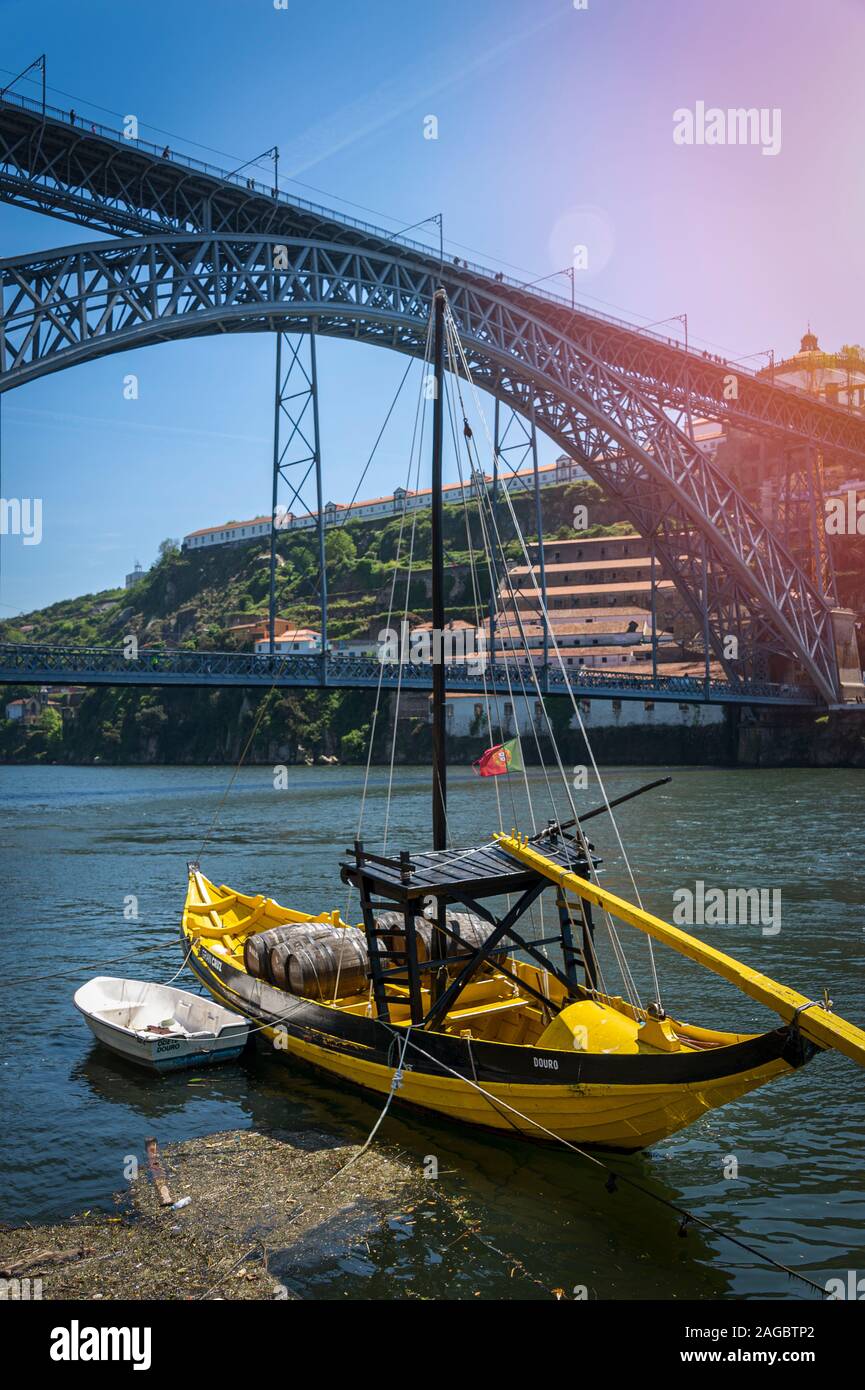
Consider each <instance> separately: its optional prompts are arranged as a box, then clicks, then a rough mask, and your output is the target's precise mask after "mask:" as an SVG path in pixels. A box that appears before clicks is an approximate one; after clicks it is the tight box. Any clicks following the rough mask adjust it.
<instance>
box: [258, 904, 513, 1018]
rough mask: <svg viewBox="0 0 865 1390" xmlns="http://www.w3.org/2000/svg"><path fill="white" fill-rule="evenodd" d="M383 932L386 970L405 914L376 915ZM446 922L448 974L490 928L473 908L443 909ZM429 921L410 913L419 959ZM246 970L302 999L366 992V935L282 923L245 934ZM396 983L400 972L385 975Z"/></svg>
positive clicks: (426, 951)
mask: <svg viewBox="0 0 865 1390" xmlns="http://www.w3.org/2000/svg"><path fill="white" fill-rule="evenodd" d="M375 921H376V926H377V927H378V929H379V930H380V931H381V932H382V935H381V936H380V937H378V938H377V941H379V942H381V946H380V948H379V949H380V952H381V955H382V966H383V968H385V969H387V968H388V967H391V966H392V965H395V964H399V963H400V962H399V961H391V960H388V959H387V953H388V952H391V951H393V952H396V953H399V952H404V951H405V919H404V917H403V915H402V913H401V912H381V913H379V914H378V916H377V917H376V919H375ZM447 925H448V927H449V928H450V930H451V931H452V932H456V933H457V935H458V937H459V940H458V941H455V940H454V939H453V938H452V937H448V942H447V956H448V959H449V965H448V973H449V974H450V975H455V974H457V972H458V971H460V970H461V969H462V967H463V966H464V965H465V960H456V959H455V960H453V962H450V957H452V956H454V957H456V956H466V955H468V954H470V953H471V952H472V951H477V950H478V949H479V948H480V947H481V946H482V945H483V943H484V942H485V941H486V939H487V937H488V936H489V935H490V933H491V931H492V930H493V928H492V927H491V926H490V924H489V923H488V922H485V921H484V920H483V918H482V917H478V916H477V915H476V914H475V913H473V912H451V911H450V910H449V911H448V914H447ZM433 928H434V923H433V922H432V921H431V920H430V918H429V917H428V916H423V917H420V916H419V917H416V918H415V935H416V939H417V955H418V961H419V962H420V963H421V964H423V963H424V962H425V961H429V960H432V959H433ZM505 954H506V952H505V949H504V947H502V948H501V949H500V950H499V951H497V952H496V953H495V955H494V956H493V957H492V958H491V960H490V961H485V962H484V964H483V966H482V967H481V972H482V973H487V972H489V971H490V970H491V969H493V968H494V965H495V960H496V957H499V956H504V955H505ZM243 960H244V964H245V966H246V970H247V973H248V974H250V975H252V976H253V978H254V979H256V980H266V981H267V983H268V984H270V985H275V986H276V988H277V989H282V990H285V991H286V992H287V993H288V994H298V995H301V996H302V997H303V998H304V999H320V1000H323V1001H327V1002H330V1001H331V1000H333V999H336V998H348V997H349V996H351V995H355V994H365V993H366V991H367V988H368V982H369V953H368V950H367V943H366V935H365V934H364V932H363V931H361V930H360V928H358V927H335V926H333V925H332V924H331V923H330V922H287V923H285V925H284V926H281V927H271V928H270V930H269V931H263V932H256V933H255V934H254V935H253V936H250V937H248V938H247V940H246V942H245V944H244V948H243ZM390 978H391V979H392V980H393V982H394V983H395V984H398V983H400V982H403V983H405V978H406V977H404V976H402V975H401V974H394V975H392V976H390Z"/></svg>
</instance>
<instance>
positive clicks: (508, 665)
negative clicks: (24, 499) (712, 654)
mask: <svg viewBox="0 0 865 1390" xmlns="http://www.w3.org/2000/svg"><path fill="white" fill-rule="evenodd" d="M536 680H537V684H536V683H535V682H536ZM0 685H89V686H96V685H112V686H114V685H147V686H172V687H178V686H240V687H244V688H248V689H249V688H251V689H271V688H273V687H274V686H276V687H278V688H282V687H294V688H297V687H302V688H304V689H329V690H331V689H355V690H378V689H382V690H403V691H405V690H418V691H424V690H431V689H432V667H431V666H428V665H421V664H415V665H403V666H399V665H396V664H384V665H383V664H381V663H380V662H378V661H377V660H375V659H373V658H370V657H357V656H348V655H335V654H333V653H328V655H327V657H326V658H325V659H323V658H322V656H321V654H315V653H302V652H299V653H294V654H291V655H283V654H277V655H273V656H271V655H269V654H267V653H252V652H202V651H189V650H177V651H168V650H166V651H154V650H152V649H151V650H148V649H145V648H142V649H139V652H138V654H137V655H136V656H127V655H126V653H125V652H124V650H123V649H122V648H109V647H57V646H37V645H31V646H25V645H18V644H14V645H13V644H11V643H8V644H0ZM539 687H540V689H541V691H542V692H543V693H544V694H550V695H568V694H573V696H574V697H575V698H576V699H579V700H590V699H592V698H595V699H605V700H612V699H618V700H652V701H662V702H666V703H670V702H674V701H675V702H678V703H680V704H712V705H728V704H733V705H754V704H760V705H763V704H767V705H786V706H802V707H813V706H814V705H815V704H816V695H815V693H814V691H813V689H811V688H808V687H803V686H795V685H780V684H773V683H770V682H768V681H761V682H750V683H748V684H747V685H744V684H743V683H742V682H741V681H736V682H731V681H727V680H723V679H717V678H710V679H705V678H703V677H700V676H683V675H678V676H665V675H663V674H658V675H655V676H653V675H652V674H650V673H649V672H645V673H643V672H636V671H635V672H633V673H629V672H624V671H601V670H594V669H590V668H587V667H585V666H583V667H580V668H579V669H577V670H574V671H567V672H564V671H562V670H561V669H560V668H557V667H555V666H550V667H549V668H547V669H546V670H538V668H534V670H533V668H532V667H531V666H530V665H529V664H528V663H527V662H514V661H507V662H502V661H498V662H496V661H487V662H486V663H485V665H484V666H483V669H482V670H473V669H471V668H469V667H466V668H463V667H462V666H458V665H457V666H449V667H448V671H447V688H448V693H449V694H460V693H462V694H471V693H476V694H478V695H484V694H488V695H490V696H492V697H493V698H495V697H497V696H509V697H510V696H511V695H513V696H523V695H528V697H529V698H535V696H536V695H537V692H538V688H539Z"/></svg>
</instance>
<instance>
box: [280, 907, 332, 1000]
mask: <svg viewBox="0 0 865 1390" xmlns="http://www.w3.org/2000/svg"><path fill="white" fill-rule="evenodd" d="M298 926H299V928H300V930H296V931H293V932H292V933H291V935H290V936H287V937H283V939H282V941H279V942H277V944H276V945H275V946H272V947H271V949H270V951H269V953H268V958H267V967H266V969H267V976H266V978H267V979H268V980H269V981H270V983H271V984H272V985H276V987H277V989H290V988H291V986H290V985H289V983H288V962H289V961H290V960H291V957H292V956H293V955H294V953H295V951H299V950H300V949H301V948H302V947H304V946H309V945H311V943H312V942H314V941H323V940H329V939H330V938H331V937H340V936H342V935H343V931H342V928H341V927H332V926H331V925H330V924H329V923H327V922H302V923H298Z"/></svg>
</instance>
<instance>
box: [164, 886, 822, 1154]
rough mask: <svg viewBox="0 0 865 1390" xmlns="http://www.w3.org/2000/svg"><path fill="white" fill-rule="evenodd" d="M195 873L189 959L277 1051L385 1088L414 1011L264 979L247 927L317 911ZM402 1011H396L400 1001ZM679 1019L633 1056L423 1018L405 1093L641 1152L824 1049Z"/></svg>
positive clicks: (406, 1099) (478, 1121) (443, 1111)
mask: <svg viewBox="0 0 865 1390" xmlns="http://www.w3.org/2000/svg"><path fill="white" fill-rule="evenodd" d="M197 877H198V884H195V883H194V881H193V880H191V885H190V893H189V896H188V898H187V907H186V910H185V912H184V918H183V931H184V937H185V940H186V943H187V946H188V948H189V949H190V964H191V966H192V968H193V969H194V970H195V973H196V974H197V975H198V977H199V979H200V980H201V981H202V983H203V984H204V985H205V986H206V987H207V988H208V989H209V990H210V991H211V993H212V994H214V996H215V997H216V998H217V999H219V1000H220V1001H221V1002H224V1003H227V1004H229V1006H230V1007H231V1008H232V1009H234V1010H236V1011H237V1012H239V1013H243V1014H245V1015H246V1016H247V1017H248V1018H249V1019H250V1020H251V1021H252V1022H253V1024H255V1025H257V1027H258V1035H259V1036H260V1037H262V1038H266V1039H267V1040H268V1041H269V1042H270V1044H272V1046H273V1049H274V1052H275V1054H276V1055H277V1056H280V1057H286V1058H297V1059H299V1060H301V1061H303V1062H305V1063H309V1064H311V1065H312V1066H314V1067H316V1068H318V1069H319V1070H320V1071H322V1072H325V1073H327V1074H329V1075H331V1076H334V1077H337V1078H339V1079H340V1080H341V1081H344V1082H349V1083H351V1084H352V1085H355V1086H359V1087H361V1088H363V1089H364V1090H366V1091H369V1092H372V1093H374V1094H376V1095H378V1096H381V1097H382V1098H383V1097H385V1096H386V1095H387V1094H388V1092H389V1091H390V1090H391V1087H392V1084H393V1080H394V1073H395V1071H396V1069H397V1066H398V1064H399V1059H400V1055H401V1052H402V1047H403V1043H404V1041H405V1033H406V1028H407V1018H405V1017H403V1018H402V1019H397V1018H396V1016H395V1021H394V1023H393V1024H387V1023H384V1022H381V1021H379V1020H377V1019H374V1018H372V1017H371V1016H370V1011H369V1009H368V1007H366V1005H365V1001H364V1000H362V999H361V1000H358V999H353V1000H351V1001H341V1000H337V1001H336V1002H328V1001H323V1000H314V999H304V998H299V997H297V996H294V995H290V994H287V993H285V992H284V991H282V990H279V989H276V988H275V987H274V986H273V985H271V984H268V983H266V982H265V981H263V980H260V979H254V978H253V977H252V976H250V975H249V974H248V973H247V972H246V970H245V968H244V966H243V942H244V940H245V938H246V936H247V935H248V934H249V931H260V930H265V929H267V928H268V927H270V926H272V925H273V924H274V922H276V921H286V920H292V921H293V920H298V921H309V920H313V919H311V918H310V917H308V916H307V915H306V914H302V913H294V912H289V910H288V909H283V908H280V907H279V906H278V904H275V903H271V902H270V900H262V899H260V898H249V897H244V896H243V895H240V894H233V893H232V891H231V890H230V889H228V888H226V887H225V886H222V887H220V888H217V887H215V886H214V885H213V884H211V883H209V882H208V881H207V880H206V879H203V877H202V876H201V875H200V874H199V875H198V876H197ZM318 920H328V921H334V922H338V918H337V915H336V914H321V915H320V917H319V919H318ZM247 923H249V928H248V929H246V924H247ZM508 963H509V965H510V966H511V967H512V968H514V969H516V970H519V971H521V972H523V974H524V976H525V973H526V972H532V978H533V980H534V981H535V982H537V981H538V980H539V976H540V975H542V974H544V973H545V972H542V971H539V970H538V969H537V967H533V966H529V967H527V966H526V965H525V964H524V963H522V962H519V961H517V960H516V959H514V958H511V959H510V960H509V962H508ZM487 983H488V984H489V983H490V982H487ZM546 987H547V988H548V989H549V990H550V995H551V998H552V999H553V1000H554V1001H555V991H556V982H555V980H553V979H548V981H547V982H546ZM606 1007H608V1008H616V1009H618V1010H619V1012H621V1013H624V1012H626V1011H629V1012H630V1014H631V1015H632V1016H633V1015H634V1011H633V1010H630V1008H629V1006H627V1005H625V1004H624V1003H623V1001H621V1000H607V1001H606ZM492 1009H494V1006H493V1005H483V1004H481V1005H480V1006H478V1008H477V1009H476V1010H474V1012H473V1017H474V1018H477V1020H478V1022H476V1023H475V1024H474V1026H475V1027H481V1028H482V1027H483V1026H484V1025H485V1023H488V1021H489V1020H488V1019H485V1017H484V1014H485V1010H492ZM394 1012H395V1015H398V1013H399V1008H398V1006H397V1007H395V1011H394ZM464 1021H465V1020H464V1018H461V1019H460V1023H462V1022H464ZM671 1022H673V1021H671ZM674 1026H675V1029H676V1036H677V1038H678V1042H676V1043H675V1044H674V1045H673V1048H672V1049H670V1048H668V1049H667V1050H666V1051H665V1050H658V1049H656V1048H651V1047H649V1048H646V1049H643V1050H641V1051H640V1053H639V1054H637V1055H631V1056H609V1055H604V1054H594V1055H593V1054H586V1053H581V1054H575V1053H574V1051H573V1049H572V1048H571V1049H565V1048H549V1047H547V1046H544V1045H543V1041H541V1042H540V1043H539V1042H538V1041H534V1042H530V1043H519V1042H506V1041H501V1040H500V1039H496V1040H489V1039H485V1038H483V1037H476V1036H471V1035H469V1036H466V1032H468V1033H469V1034H471V1029H468V1030H466V1029H460V1030H459V1032H458V1033H456V1032H455V1031H454V1030H453V1029H452V1031H451V1032H448V1031H447V1029H448V1022H447V1021H446V1022H445V1025H444V1028H443V1031H436V1032H432V1031H424V1030H421V1029H418V1028H415V1029H413V1030H412V1031H411V1032H410V1034H409V1037H408V1042H407V1046H406V1048H405V1060H404V1065H403V1068H402V1079H401V1083H400V1085H399V1088H398V1090H397V1093H396V1097H395V1099H396V1101H397V1102H399V1103H403V1104H410V1105H413V1106H417V1107H419V1108H421V1109H423V1110H426V1111H429V1112H431V1113H433V1114H436V1115H440V1116H444V1117H446V1118H448V1119H450V1120H454V1121H457V1122H459V1123H461V1124H469V1125H472V1126H476V1127H480V1128H484V1129H492V1130H498V1131H502V1132H505V1133H510V1134H519V1135H520V1136H523V1137H525V1138H529V1139H535V1140H553V1139H563V1140H567V1141H568V1142H570V1143H573V1144H576V1145H579V1146H581V1147H582V1146H585V1145H588V1146H599V1147H606V1148H613V1149H622V1150H636V1149H642V1148H645V1147H647V1146H648V1145H651V1144H654V1143H657V1142H658V1141H659V1140H661V1139H664V1138H666V1137H668V1136H669V1135H671V1134H673V1133H675V1132H676V1131H677V1130H680V1129H682V1128H684V1127H685V1126H687V1125H689V1124H692V1123H693V1122H694V1121H695V1120H697V1119H699V1118H700V1116H701V1115H703V1114H705V1112H706V1111H708V1110H712V1109H715V1108H717V1107H718V1106H720V1105H726V1104H727V1103H728V1102H729V1101H733V1100H736V1099H738V1098H739V1097H740V1096H743V1095H746V1094H747V1093H748V1092H749V1091H752V1090H755V1089H756V1088H757V1087H758V1086H763V1085H766V1083H767V1082H769V1081H772V1080H774V1079H775V1078H776V1077H780V1076H783V1075H786V1074H787V1073H789V1072H790V1071H792V1070H793V1069H795V1068H796V1067H797V1066H799V1065H801V1064H802V1063H803V1062H804V1061H807V1060H808V1058H809V1057H810V1056H811V1055H812V1054H813V1051H814V1049H813V1048H810V1047H809V1045H807V1044H803V1041H802V1039H801V1038H800V1037H799V1036H798V1034H797V1033H796V1032H795V1030H793V1029H790V1028H780V1029H776V1030H774V1031H773V1032H771V1033H766V1034H758V1035H742V1034H734V1033H714V1032H710V1031H708V1030H702V1029H697V1028H689V1027H688V1026H687V1025H685V1024H679V1023H675V1024H674ZM454 1028H456V1025H454ZM542 1038H543V1035H542Z"/></svg>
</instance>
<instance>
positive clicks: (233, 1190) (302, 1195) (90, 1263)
mask: <svg viewBox="0 0 865 1390" xmlns="http://www.w3.org/2000/svg"><path fill="white" fill-rule="evenodd" d="M133 1157H134V1158H135V1162H136V1164H137V1170H138V1173H137V1176H136V1177H135V1178H134V1180H133V1181H131V1182H130V1183H129V1186H128V1188H127V1189H125V1190H124V1191H123V1192H120V1193H118V1194H117V1195H116V1197H115V1206H116V1210H115V1212H113V1213H110V1212H93V1211H87V1212H84V1213H82V1214H79V1215H77V1216H74V1217H72V1218H71V1219H70V1220H68V1221H62V1222H55V1223H52V1224H50V1225H41V1226H30V1225H27V1226H20V1227H16V1228H12V1229H8V1228H7V1229H5V1230H0V1277H2V1278H5V1279H12V1280H14V1279H17V1280H19V1281H21V1280H25V1279H26V1280H29V1281H30V1284H29V1288H30V1290H31V1291H32V1290H33V1287H34V1281H35V1280H40V1281H41V1284H40V1286H39V1287H40V1294H41V1297H42V1298H43V1299H106V1300H112V1299H130V1298H131V1299H142V1300H143V1299H193V1300H200V1299H231V1300H246V1299H287V1298H296V1297H298V1296H299V1295H298V1294H297V1293H296V1292H295V1291H294V1289H293V1288H292V1268H293V1262H294V1260H295V1259H296V1258H298V1257H301V1258H302V1251H303V1249H304V1247H305V1246H307V1245H309V1244H312V1245H313V1246H315V1248H316V1249H318V1250H322V1249H328V1250H330V1251H331V1253H333V1254H335V1255H336V1256H337V1257H338V1258H340V1259H342V1260H348V1259H350V1258H351V1257H352V1254H353V1252H354V1251H355V1250H358V1251H361V1252H363V1253H368V1251H369V1242H370V1240H373V1239H374V1238H375V1236H376V1235H377V1234H379V1233H380V1232H381V1230H382V1228H383V1227H384V1226H386V1225H387V1224H388V1223H393V1222H394V1221H396V1222H399V1221H405V1220H410V1219H411V1212H412V1211H413V1210H414V1209H415V1208H416V1207H417V1204H418V1203H421V1202H430V1201H431V1200H432V1199H431V1198H430V1191H429V1184H425V1183H424V1180H423V1177H422V1176H421V1174H420V1172H419V1170H418V1166H417V1164H416V1163H411V1162H409V1161H408V1160H407V1159H406V1158H404V1157H403V1156H402V1155H400V1154H398V1153H397V1152H396V1151H394V1150H392V1149H388V1148H382V1147H380V1146H376V1147H375V1148H370V1149H367V1150H366V1151H365V1152H364V1151H363V1150H362V1148H361V1147H360V1146H358V1145H351V1144H345V1143H343V1142H341V1141H340V1140H339V1139H338V1138H337V1137H336V1136H335V1135H333V1134H326V1133H319V1132H315V1131H310V1130H305V1131H302V1132H294V1133H282V1134H280V1133H267V1134H265V1133H260V1132H257V1131H255V1130H242V1131H241V1130H235V1131H225V1132H221V1133H216V1134H212V1135H208V1136H207V1137H205V1138H198V1139H188V1140H186V1141H184V1142H182V1143H176V1144H170V1145H168V1146H167V1147H166V1148H165V1150H164V1151H163V1152H162V1153H161V1154H160V1155H159V1159H160V1168H161V1170H162V1179H160V1180H161V1181H162V1180H163V1179H164V1184H165V1187H166V1189H167V1191H166V1193H165V1195H167V1196H169V1197H170V1199H171V1202H172V1203H175V1202H178V1203H183V1205H180V1206H177V1207H175V1206H174V1205H171V1204H165V1203H163V1201H161V1199H160V1189H159V1186H158V1184H157V1182H155V1181H154V1180H153V1175H152V1174H151V1173H150V1172H149V1169H148V1165H147V1162H146V1160H145V1158H144V1155H143V1153H142V1154H140V1155H137V1156H133ZM126 1161H127V1162H129V1159H128V1158H127V1160H126Z"/></svg>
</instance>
